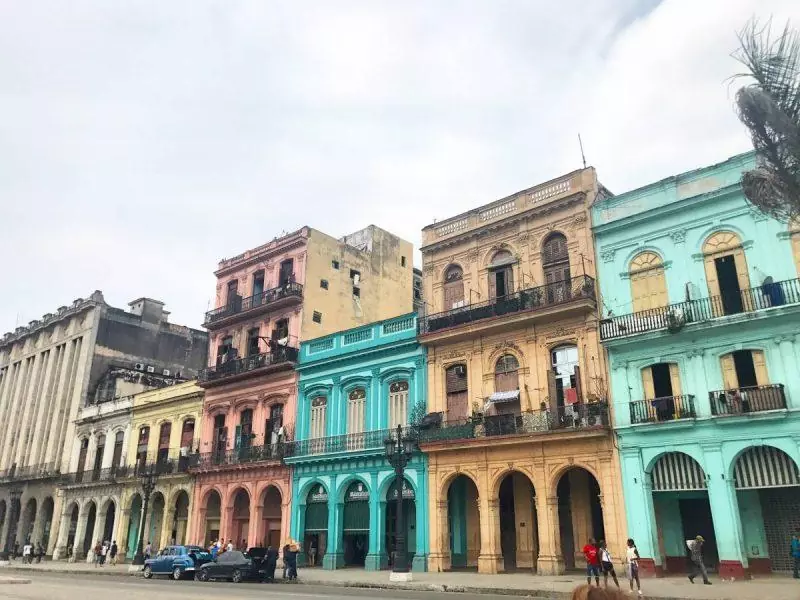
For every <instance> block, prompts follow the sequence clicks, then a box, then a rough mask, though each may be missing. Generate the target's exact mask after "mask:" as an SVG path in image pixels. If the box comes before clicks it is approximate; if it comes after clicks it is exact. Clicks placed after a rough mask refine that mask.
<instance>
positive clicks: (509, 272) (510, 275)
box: [506, 267, 514, 294]
mask: <svg viewBox="0 0 800 600" xmlns="http://www.w3.org/2000/svg"><path fill="white" fill-rule="evenodd" d="M513 293H514V269H513V268H511V267H507V268H506V294H513Z"/></svg>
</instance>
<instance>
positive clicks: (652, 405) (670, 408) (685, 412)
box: [630, 394, 697, 425]
mask: <svg viewBox="0 0 800 600" xmlns="http://www.w3.org/2000/svg"><path fill="white" fill-rule="evenodd" d="M630 410H631V424H633V425H638V424H641V423H666V422H667V421H681V420H686V419H694V418H695V417H696V416H697V415H696V413H695V410H694V396H693V395H691V394H684V395H683V396H664V397H661V398H653V399H652V400H637V401H635V402H631V403H630Z"/></svg>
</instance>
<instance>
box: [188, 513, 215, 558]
mask: <svg viewBox="0 0 800 600" xmlns="http://www.w3.org/2000/svg"><path fill="white" fill-rule="evenodd" d="M206 518H207V517H206V508H205V507H203V508H198V509H197V520H196V521H195V523H194V529H190V530H189V531H191V532H192V536H191V537H192V539H191V540H190V541H191V542H194V543H196V544H199V545H201V546H202V547H203V548H207V547H208V546H209V544H210V543H211V542H213V541H214V540H210V539H208V532H207V531H206Z"/></svg>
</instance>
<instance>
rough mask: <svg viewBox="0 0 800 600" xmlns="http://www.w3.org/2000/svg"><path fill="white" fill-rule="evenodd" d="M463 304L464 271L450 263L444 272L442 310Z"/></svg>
mask: <svg viewBox="0 0 800 600" xmlns="http://www.w3.org/2000/svg"><path fill="white" fill-rule="evenodd" d="M459 306H464V271H463V270H462V269H461V267H459V266H458V265H450V266H449V267H447V270H446V271H445V272H444V310H450V309H452V308H458V307H459Z"/></svg>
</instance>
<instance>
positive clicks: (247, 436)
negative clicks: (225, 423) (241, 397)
mask: <svg viewBox="0 0 800 600" xmlns="http://www.w3.org/2000/svg"><path fill="white" fill-rule="evenodd" d="M252 438H253V409H252V408H246V409H244V410H243V411H242V412H241V413H240V415H239V425H237V426H236V439H235V445H236V447H237V448H249V447H250V440H251V439H252Z"/></svg>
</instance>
